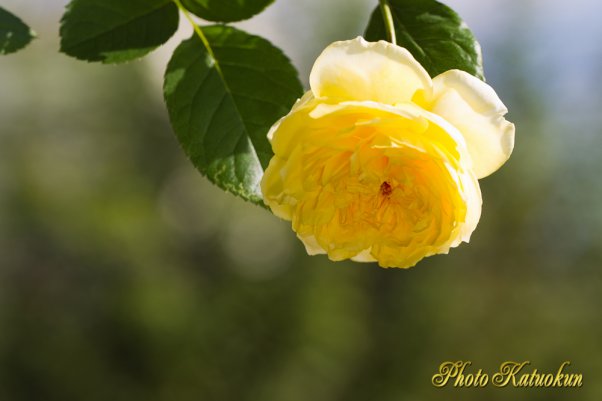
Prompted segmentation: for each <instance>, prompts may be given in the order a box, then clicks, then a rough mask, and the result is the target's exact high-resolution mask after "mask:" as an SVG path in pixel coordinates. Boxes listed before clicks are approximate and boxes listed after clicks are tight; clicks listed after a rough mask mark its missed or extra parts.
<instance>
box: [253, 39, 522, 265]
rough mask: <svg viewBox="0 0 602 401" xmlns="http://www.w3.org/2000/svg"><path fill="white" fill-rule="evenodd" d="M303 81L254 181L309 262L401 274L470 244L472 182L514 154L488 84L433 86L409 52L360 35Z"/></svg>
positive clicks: (449, 76)
mask: <svg viewBox="0 0 602 401" xmlns="http://www.w3.org/2000/svg"><path fill="white" fill-rule="evenodd" d="M310 84H311V90H310V91H309V92H307V93H306V94H305V96H304V97H303V98H302V99H300V100H299V101H298V102H297V104H296V105H295V106H294V107H293V109H292V111H291V112H290V114H288V115H287V116H286V117H284V118H283V119H281V120H280V121H279V122H277V123H276V124H275V125H274V126H273V127H272V129H271V130H270V133H269V134H268V137H269V139H270V141H271V144H272V148H273V150H274V153H275V156H274V157H273V158H272V160H271V162H270V164H269V167H268V168H267V170H266V172H265V175H264V177H263V180H262V183H261V188H262V192H263V195H264V200H265V203H266V204H267V205H268V206H269V207H270V208H271V210H272V211H273V212H274V214H276V215H277V216H279V217H281V218H283V219H286V220H289V221H292V227H293V230H294V231H295V232H296V233H297V236H298V237H299V238H300V239H301V241H303V243H304V244H305V247H306V249H307V252H308V253H309V254H312V255H314V254H327V255H328V257H329V258H330V259H331V260H335V261H338V260H344V259H352V260H355V261H360V262H378V263H379V265H380V266H382V267H401V268H407V267H411V266H414V265H415V264H416V263H417V262H418V261H420V260H421V259H422V258H424V257H426V256H430V255H435V254H440V253H447V252H448V251H449V249H450V248H451V247H455V246H458V245H459V244H460V243H461V242H463V241H464V242H468V241H469V239H470V235H471V234H472V232H473V231H474V229H475V228H476V226H477V223H478V221H479V218H480V215H481V203H482V199H481V191H480V188H479V183H478V179H479V178H483V177H485V176H487V175H489V174H491V173H493V172H494V171H496V170H497V169H498V168H499V167H500V166H501V165H502V164H504V162H505V161H506V160H507V159H508V157H509V156H510V153H511V152H512V148H513V146H514V125H513V124H511V123H509V122H508V121H506V120H505V119H504V115H505V114H506V113H507V109H506V107H505V106H504V104H503V103H502V102H501V101H500V99H499V98H498V96H497V95H496V93H495V91H494V90H493V89H492V88H491V87H490V86H488V85H487V84H485V83H484V82H482V81H481V80H479V79H477V78H475V77H473V76H471V75H469V74H468V73H465V72H463V71H458V70H450V71H447V72H445V73H443V74H441V75H439V76H437V77H436V78H434V79H431V78H430V77H429V75H428V73H427V72H426V71H425V70H424V68H423V67H422V66H421V65H420V64H419V63H418V62H417V61H416V60H415V59H414V58H413V57H412V55H411V54H410V53H409V52H408V51H407V50H406V49H403V48H401V47H398V46H395V45H393V44H390V43H387V42H384V41H380V42H378V43H368V42H366V41H365V40H364V39H362V38H357V39H355V40H351V41H344V42H336V43H333V44H332V45H330V46H329V47H328V48H327V49H326V50H325V51H324V52H323V53H322V55H321V56H320V57H319V58H318V59H317V61H316V63H315V65H314V67H313V70H312V72H311V76H310Z"/></svg>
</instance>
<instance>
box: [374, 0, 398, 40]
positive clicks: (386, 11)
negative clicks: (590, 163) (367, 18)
mask: <svg viewBox="0 0 602 401" xmlns="http://www.w3.org/2000/svg"><path fill="white" fill-rule="evenodd" d="M378 2H379V3H380V11H381V12H382V14H383V19H384V20H385V28H386V30H387V38H388V39H389V42H391V43H393V44H394V45H396V44H397V36H395V25H394V23H393V13H392V12H391V6H389V2H388V1H387V0H378Z"/></svg>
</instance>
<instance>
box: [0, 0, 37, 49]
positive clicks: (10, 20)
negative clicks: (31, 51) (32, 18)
mask: <svg viewBox="0 0 602 401" xmlns="http://www.w3.org/2000/svg"><path fill="white" fill-rule="evenodd" d="M34 37H35V33H34V32H33V31H32V30H31V29H30V28H29V27H28V26H27V25H26V24H25V23H24V22H23V21H21V20H20V19H19V18H18V17H17V16H15V15H13V14H11V13H9V12H8V11H6V10H5V9H3V8H2V7H0V54H10V53H14V52H16V51H17V50H20V49H22V48H24V47H25V46H27V45H28V44H29V42H31V40H32V39H33V38H34Z"/></svg>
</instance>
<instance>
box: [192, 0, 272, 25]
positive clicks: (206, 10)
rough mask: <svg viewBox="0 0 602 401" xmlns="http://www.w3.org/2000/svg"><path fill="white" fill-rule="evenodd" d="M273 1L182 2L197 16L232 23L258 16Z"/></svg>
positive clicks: (223, 0)
mask: <svg viewBox="0 0 602 401" xmlns="http://www.w3.org/2000/svg"><path fill="white" fill-rule="evenodd" d="M273 2H274V0H182V4H183V5H184V7H186V8H187V9H188V10H190V11H192V12H193V13H195V14H196V15H197V16H199V17H201V18H203V19H205V20H207V21H215V22H234V21H242V20H245V19H249V18H251V17H252V16H254V15H256V14H259V13H260V12H261V11H263V10H264V9H265V8H266V7H267V6H269V5H270V4H272V3H273Z"/></svg>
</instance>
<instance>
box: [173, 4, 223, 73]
mask: <svg viewBox="0 0 602 401" xmlns="http://www.w3.org/2000/svg"><path fill="white" fill-rule="evenodd" d="M173 2H174V3H175V4H176V6H178V9H179V10H180V11H181V12H182V14H184V16H185V17H186V19H187V20H188V22H190V25H192V29H194V31H195V32H196V34H197V36H198V37H199V39H201V42H203V46H205V49H207V53H209V56H210V57H211V58H212V59H213V61H214V62H215V68H216V69H217V71H218V72H219V74H220V75H222V71H221V69H220V67H219V65H218V64H217V58H215V54H213V49H212V48H211V45H210V44H209V41H208V40H207V37H206V36H205V34H204V33H203V30H202V29H201V27H199V25H198V24H197V23H196V22H194V20H193V19H192V16H191V15H190V13H189V12H188V10H187V9H186V8H184V6H183V5H182V2H181V1H180V0H173Z"/></svg>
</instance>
